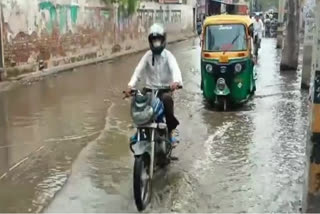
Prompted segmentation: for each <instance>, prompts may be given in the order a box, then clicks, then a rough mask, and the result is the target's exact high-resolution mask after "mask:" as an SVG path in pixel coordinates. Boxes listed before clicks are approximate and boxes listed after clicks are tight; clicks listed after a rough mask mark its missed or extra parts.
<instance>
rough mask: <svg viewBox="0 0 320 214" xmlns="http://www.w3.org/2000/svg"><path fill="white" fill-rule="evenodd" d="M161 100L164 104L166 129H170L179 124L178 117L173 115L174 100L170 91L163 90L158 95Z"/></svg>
mask: <svg viewBox="0 0 320 214" xmlns="http://www.w3.org/2000/svg"><path fill="white" fill-rule="evenodd" d="M159 97H160V99H161V101H162V102H163V105H164V114H165V116H166V122H167V126H168V131H169V133H171V131H172V130H173V129H175V128H177V126H178V125H179V124H180V123H179V121H178V119H177V118H176V117H175V116H174V102H173V98H172V93H171V92H163V93H161V94H160V95H159Z"/></svg>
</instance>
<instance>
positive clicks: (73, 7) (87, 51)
mask: <svg viewBox="0 0 320 214" xmlns="http://www.w3.org/2000/svg"><path fill="white" fill-rule="evenodd" d="M110 2H111V1H110ZM122 2H127V4H129V3H128V2H132V1H122ZM134 2H136V1H134ZM127 6H128V5H126V4H125V3H124V5H122V6H121V5H120V6H119V5H116V4H111V3H110V4H109V5H108V4H105V3H103V2H101V1H100V0H2V20H1V21H2V27H3V42H4V64H5V68H6V70H7V71H9V76H10V74H12V75H14V74H15V72H13V71H12V70H10V68H22V67H23V68H26V71H34V70H37V68H38V64H39V62H40V61H42V60H43V61H44V64H45V67H47V68H50V67H55V66H59V65H64V64H69V63H74V62H77V61H82V60H86V59H91V58H96V57H100V56H108V55H112V54H114V53H116V52H120V51H124V50H129V49H134V48H135V45H138V44H139V42H146V40H145V39H146V33H147V31H148V28H149V26H150V25H151V24H152V23H154V22H155V21H156V22H161V23H164V24H165V25H166V26H167V27H168V30H169V32H170V33H171V34H174V35H176V34H177V33H181V32H191V31H192V27H193V8H192V5H171V4H170V5H164V4H161V5H160V4H157V3H145V4H144V2H142V3H140V5H138V4H137V6H136V8H135V10H134V11H136V12H131V14H130V11H128V9H126V8H127ZM170 33H169V36H170ZM14 70H16V69H14Z"/></svg>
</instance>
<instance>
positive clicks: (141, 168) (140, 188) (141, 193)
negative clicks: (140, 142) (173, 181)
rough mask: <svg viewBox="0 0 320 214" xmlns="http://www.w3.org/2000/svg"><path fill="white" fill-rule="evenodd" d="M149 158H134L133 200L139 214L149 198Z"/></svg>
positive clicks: (144, 156)
mask: <svg viewBox="0 0 320 214" xmlns="http://www.w3.org/2000/svg"><path fill="white" fill-rule="evenodd" d="M149 163H150V157H149V156H148V155H142V156H139V157H136V158H135V161H134V170H133V192H134V200H135V203H136V206H137V209H138V211H139V212H141V211H143V210H144V209H145V208H146V207H147V205H148V204H149V202H150V198H151V177H150V167H149V165H150V164H149Z"/></svg>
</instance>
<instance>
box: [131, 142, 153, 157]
mask: <svg viewBox="0 0 320 214" xmlns="http://www.w3.org/2000/svg"><path fill="white" fill-rule="evenodd" d="M132 149H133V151H134V155H135V156H140V155H143V154H145V153H148V154H149V155H151V143H150V142H148V141H139V142H137V143H135V144H133V145H132Z"/></svg>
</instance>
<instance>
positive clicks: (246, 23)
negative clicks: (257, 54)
mask: <svg viewBox="0 0 320 214" xmlns="http://www.w3.org/2000/svg"><path fill="white" fill-rule="evenodd" d="M252 37H253V25H252V21H251V19H250V17H249V16H242V15H218V16H211V17H208V18H207V19H206V20H205V21H204V24H203V32H202V48H201V89H202V91H203V95H204V97H205V99H206V100H208V101H209V102H210V103H211V104H214V105H217V106H218V107H219V108H220V109H222V110H227V108H228V106H229V104H242V103H244V102H246V101H247V100H248V99H249V98H250V97H251V96H252V95H253V94H254V92H255V90H256V86H255V80H256V79H255V74H254V60H253V39H252Z"/></svg>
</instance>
